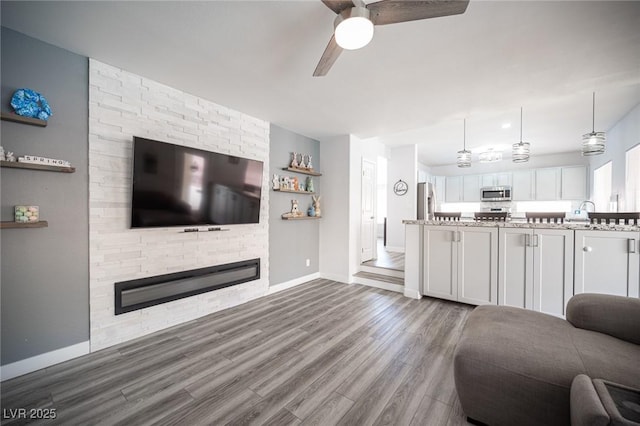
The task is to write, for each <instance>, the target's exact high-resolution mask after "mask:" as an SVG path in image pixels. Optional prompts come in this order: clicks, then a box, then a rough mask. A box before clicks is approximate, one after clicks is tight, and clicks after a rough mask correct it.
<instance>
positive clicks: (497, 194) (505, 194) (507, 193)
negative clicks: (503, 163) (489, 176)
mask: <svg viewBox="0 0 640 426" xmlns="http://www.w3.org/2000/svg"><path fill="white" fill-rule="evenodd" d="M480 200H482V201H511V187H510V186H485V187H484V188H482V189H481V190H480Z"/></svg>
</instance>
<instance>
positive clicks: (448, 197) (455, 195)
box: [444, 176, 462, 203]
mask: <svg viewBox="0 0 640 426" xmlns="http://www.w3.org/2000/svg"><path fill="white" fill-rule="evenodd" d="M444 198H445V201H446V202H447V203H457V202H460V201H462V176H447V177H446V184H445V195H444Z"/></svg>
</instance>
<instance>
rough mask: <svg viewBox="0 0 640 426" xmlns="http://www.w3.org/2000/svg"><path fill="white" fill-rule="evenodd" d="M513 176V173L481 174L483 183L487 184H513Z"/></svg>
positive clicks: (483, 185)
mask: <svg viewBox="0 0 640 426" xmlns="http://www.w3.org/2000/svg"><path fill="white" fill-rule="evenodd" d="M512 185H513V176H512V174H511V173H489V174H485V175H481V185H480V187H481V188H482V187H485V186H512Z"/></svg>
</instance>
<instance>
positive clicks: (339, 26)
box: [334, 7, 373, 50]
mask: <svg viewBox="0 0 640 426" xmlns="http://www.w3.org/2000/svg"><path fill="white" fill-rule="evenodd" d="M369 16H370V13H369V9H367V8H364V7H353V8H351V9H346V10H344V11H343V12H342V13H341V14H339V15H338V16H337V17H336V20H335V23H334V25H335V30H334V35H335V38H336V43H338V46H340V47H342V48H343V49H346V50H355V49H360V48H362V47H364V46H366V45H367V44H369V42H370V41H371V39H372V38H373V22H371V19H369Z"/></svg>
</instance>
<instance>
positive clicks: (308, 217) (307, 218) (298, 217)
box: [282, 216, 322, 220]
mask: <svg viewBox="0 0 640 426" xmlns="http://www.w3.org/2000/svg"><path fill="white" fill-rule="evenodd" d="M282 219H283V220H310V219H322V216H297V217H286V216H282Z"/></svg>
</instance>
